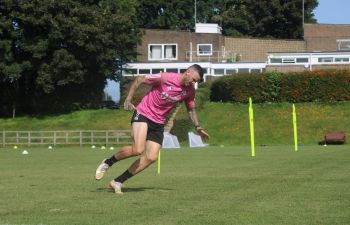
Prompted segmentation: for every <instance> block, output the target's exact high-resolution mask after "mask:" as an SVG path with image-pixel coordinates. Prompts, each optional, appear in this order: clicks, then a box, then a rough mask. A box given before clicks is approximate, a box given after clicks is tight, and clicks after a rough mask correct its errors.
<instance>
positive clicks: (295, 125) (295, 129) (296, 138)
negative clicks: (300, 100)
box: [293, 104, 298, 152]
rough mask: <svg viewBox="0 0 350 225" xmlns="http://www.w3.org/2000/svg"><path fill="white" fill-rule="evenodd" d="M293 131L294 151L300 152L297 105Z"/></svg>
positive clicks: (294, 113)
mask: <svg viewBox="0 0 350 225" xmlns="http://www.w3.org/2000/svg"><path fill="white" fill-rule="evenodd" d="M293 129H294V151H296V152H297V151H298V130H297V114H296V112H295V105H294V104H293Z"/></svg>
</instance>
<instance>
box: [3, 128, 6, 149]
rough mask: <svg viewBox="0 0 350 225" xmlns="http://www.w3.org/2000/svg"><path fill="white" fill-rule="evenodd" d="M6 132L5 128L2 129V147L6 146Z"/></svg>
mask: <svg viewBox="0 0 350 225" xmlns="http://www.w3.org/2000/svg"><path fill="white" fill-rule="evenodd" d="M5 136H6V132H5V131H4V130H3V131H2V147H5V146H6V138H5Z"/></svg>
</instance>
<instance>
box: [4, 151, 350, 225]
mask: <svg viewBox="0 0 350 225" xmlns="http://www.w3.org/2000/svg"><path fill="white" fill-rule="evenodd" d="M22 150H23V147H21V148H20V149H17V150H14V149H12V148H1V149H0V177H1V182H0V199H1V204H0V224H18V225H19V224H66V225H67V224H91V225H92V224H93V225H97V224H103V225H110V224H133V225H136V224H142V225H145V224H152V225H154V224H159V225H168V224H184V225H185V224H186V225H188V224H201V225H203V224H217V225H223V224H238V225H245V224H250V225H251V224H259V225H265V224H266V225H271V224H288V225H289V224H297V225H301V224H305V225H312V224H315V225H316V224H317V225H323V224H329V225H335V224H341V225H345V224H349V221H350V211H349V208H348V207H349V205H350V163H349V158H350V151H349V149H348V146H346V145H345V146H327V147H323V146H315V145H313V146H303V147H300V149H299V152H294V151H293V146H267V147H257V151H256V157H255V158H252V157H251V156H250V149H249V148H248V147H238V146H237V147H208V148H202V149H188V148H181V149H180V150H163V151H162V157H161V160H162V161H161V163H162V164H161V174H160V175H157V174H156V170H157V166H156V164H154V165H152V166H151V167H150V168H148V169H147V170H146V171H144V172H142V173H141V174H139V175H138V176H135V177H133V178H132V179H131V180H129V181H128V182H127V183H126V184H125V188H124V191H125V194H124V195H116V194H114V193H113V192H111V191H109V190H108V189H107V188H106V187H107V184H108V181H109V180H111V179H113V178H114V177H115V176H117V175H119V174H120V173H121V172H123V171H124V170H125V169H126V168H127V167H128V165H129V164H130V163H131V162H132V161H133V160H134V159H128V160H125V161H122V162H119V163H118V164H116V165H115V166H113V167H112V168H111V169H110V170H109V171H108V173H107V174H106V176H105V178H104V179H103V180H102V181H99V182H97V181H95V180H94V172H95V169H96V167H97V165H98V164H99V163H100V161H101V160H102V159H103V158H104V157H107V156H110V155H111V154H112V153H113V151H110V150H100V149H91V148H78V147H72V148H69V147H60V148H55V149H54V150H48V149H47V148H27V150H28V151H29V154H28V155H22V154H21V151H22Z"/></svg>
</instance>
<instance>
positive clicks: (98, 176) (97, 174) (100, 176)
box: [95, 173, 104, 180]
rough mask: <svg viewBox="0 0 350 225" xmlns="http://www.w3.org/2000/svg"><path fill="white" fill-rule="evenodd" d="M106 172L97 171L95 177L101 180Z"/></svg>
mask: <svg viewBox="0 0 350 225" xmlns="http://www.w3.org/2000/svg"><path fill="white" fill-rule="evenodd" d="M103 175H104V173H96V174H95V179H96V180H101V179H102V178H103Z"/></svg>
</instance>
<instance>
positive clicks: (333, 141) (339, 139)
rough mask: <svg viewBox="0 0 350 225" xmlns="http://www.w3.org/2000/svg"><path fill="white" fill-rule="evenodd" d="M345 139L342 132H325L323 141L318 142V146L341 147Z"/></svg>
mask: <svg viewBox="0 0 350 225" xmlns="http://www.w3.org/2000/svg"><path fill="white" fill-rule="evenodd" d="M345 141H346V138H345V133H344V132H343V131H335V132H327V133H326V135H325V136H324V140H323V141H320V142H319V144H320V145H342V144H345Z"/></svg>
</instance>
